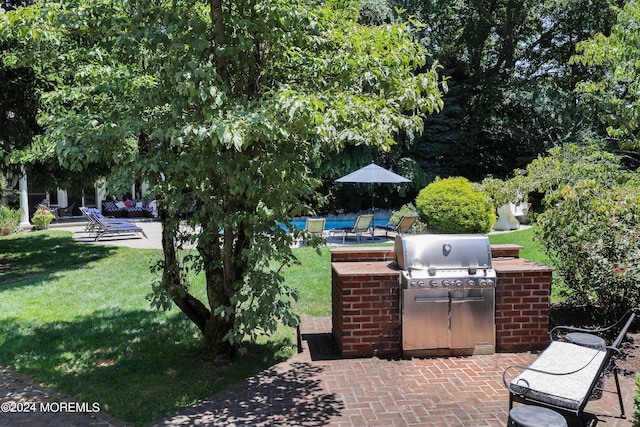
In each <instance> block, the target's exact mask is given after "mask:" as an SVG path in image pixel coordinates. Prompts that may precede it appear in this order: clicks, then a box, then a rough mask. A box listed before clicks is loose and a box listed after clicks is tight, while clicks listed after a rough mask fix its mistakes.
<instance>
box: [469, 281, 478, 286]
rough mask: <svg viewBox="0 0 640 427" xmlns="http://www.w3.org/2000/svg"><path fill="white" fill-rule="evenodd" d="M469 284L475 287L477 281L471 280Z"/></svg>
mask: <svg viewBox="0 0 640 427" xmlns="http://www.w3.org/2000/svg"><path fill="white" fill-rule="evenodd" d="M467 283H468V284H469V286H475V285H476V281H475V280H469V281H468V282H467Z"/></svg>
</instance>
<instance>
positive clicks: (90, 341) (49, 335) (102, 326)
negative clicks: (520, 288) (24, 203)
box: [0, 229, 546, 425]
mask: <svg viewBox="0 0 640 427" xmlns="http://www.w3.org/2000/svg"><path fill="white" fill-rule="evenodd" d="M490 239H491V242H492V243H515V244H519V245H522V246H524V249H523V250H522V252H521V254H522V256H523V257H525V258H529V259H532V260H535V261H538V262H542V263H546V262H545V258H544V256H543V255H542V254H541V252H540V250H539V246H538V243H537V242H536V241H535V239H534V238H533V230H532V229H529V230H524V231H518V232H513V233H505V234H498V235H492V236H491V237H490ZM160 254H161V253H160V251H159V250H142V249H130V248H124V247H110V246H100V245H84V244H78V243H76V242H74V241H73V240H72V238H71V233H69V232H65V231H57V230H50V231H42V232H35V233H25V234H21V235H18V236H11V237H3V238H0V347H1V348H2V352H0V364H1V365H4V366H8V367H10V368H12V369H15V370H17V371H19V372H21V373H23V374H26V375H29V376H31V377H33V378H34V379H35V380H37V381H39V382H42V383H44V384H45V385H47V386H50V387H52V388H54V389H57V390H59V391H61V392H63V393H66V394H69V395H71V396H74V397H76V398H77V399H79V400H80V401H82V402H89V403H90V402H98V403H100V405H101V408H102V410H104V411H105V412H107V413H109V414H111V415H113V416H115V417H117V418H119V419H122V420H124V421H127V422H130V423H132V424H135V425H143V424H145V423H148V422H150V421H152V420H154V419H157V418H160V417H162V416H164V415H166V414H169V413H171V412H173V411H175V410H176V409H178V408H180V407H183V406H185V405H189V404H192V403H194V402H195V401H196V400H197V399H199V398H202V397H205V396H208V395H210V394H212V393H214V392H216V391H218V390H221V389H223V388H224V387H226V386H228V385H230V384H233V383H236V382H238V381H240V380H242V379H244V378H246V377H248V376H250V375H253V374H254V373H257V372H259V371H260V370H262V369H265V368H267V367H269V366H271V365H273V364H275V363H278V362H279V361H282V360H286V359H287V358H288V357H290V356H291V355H292V354H293V352H294V351H295V347H294V344H295V334H294V331H293V330H291V329H289V328H284V327H283V328H281V330H280V331H278V333H277V334H276V336H274V337H271V338H270V339H266V338H265V339H263V340H261V341H260V342H259V343H257V344H251V345H248V346H247V347H248V353H247V355H246V356H244V357H241V358H240V359H239V360H238V361H237V362H235V363H233V364H226V365H225V364H220V363H210V362H206V361H203V360H201V358H200V349H201V343H200V341H199V335H198V331H197V330H196V328H195V327H194V326H193V325H192V324H191V322H189V321H188V320H186V318H185V317H184V316H183V315H182V314H181V313H180V312H179V310H177V309H175V308H174V309H173V310H171V311H168V312H163V311H157V310H154V309H151V308H150V306H149V302H148V301H147V299H146V296H147V294H148V293H149V292H150V289H151V288H150V282H151V279H152V277H151V273H150V272H149V265H150V263H151V262H152V261H153V260H155V259H157V258H158V257H159V256H160ZM296 255H297V256H298V258H299V259H300V261H301V265H297V266H293V267H291V268H289V269H287V270H286V271H285V276H286V279H287V282H288V283H290V284H292V286H295V287H296V288H297V289H298V290H299V292H300V300H299V301H298V303H297V304H296V311H297V313H298V314H299V315H300V316H330V315H331V270H330V261H329V259H330V258H329V250H328V249H327V248H323V249H322V251H321V255H318V254H317V253H316V251H315V250H314V249H313V248H300V249H296ZM196 283H197V284H196V289H194V293H195V294H197V295H203V292H204V290H203V289H202V287H203V285H202V280H199V281H196Z"/></svg>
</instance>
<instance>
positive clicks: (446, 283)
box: [442, 280, 451, 287]
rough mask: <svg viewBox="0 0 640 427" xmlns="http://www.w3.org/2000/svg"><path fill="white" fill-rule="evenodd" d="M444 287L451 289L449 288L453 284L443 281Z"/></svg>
mask: <svg viewBox="0 0 640 427" xmlns="http://www.w3.org/2000/svg"><path fill="white" fill-rule="evenodd" d="M442 286H446V287H449V286H451V282H449V281H448V280H443V281H442Z"/></svg>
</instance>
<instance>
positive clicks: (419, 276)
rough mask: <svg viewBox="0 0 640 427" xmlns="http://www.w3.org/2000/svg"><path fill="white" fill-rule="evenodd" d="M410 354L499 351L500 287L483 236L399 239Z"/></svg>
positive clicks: (405, 346) (404, 335)
mask: <svg viewBox="0 0 640 427" xmlns="http://www.w3.org/2000/svg"><path fill="white" fill-rule="evenodd" d="M395 262H396V264H397V265H398V267H399V268H400V270H402V271H401V273H400V285H401V288H402V300H401V301H402V348H403V351H404V353H405V354H406V355H423V354H424V355H442V354H477V353H493V352H495V342H496V340H495V284H496V272H495V270H494V269H493V268H492V267H491V248H490V245H489V239H488V238H487V237H486V236H483V235H468V234H424V235H412V236H397V237H396V241H395Z"/></svg>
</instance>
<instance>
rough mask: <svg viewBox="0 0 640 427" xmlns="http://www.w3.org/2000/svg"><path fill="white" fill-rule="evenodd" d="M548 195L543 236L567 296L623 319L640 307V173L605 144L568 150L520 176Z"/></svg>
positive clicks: (523, 183) (519, 181)
mask: <svg viewBox="0 0 640 427" xmlns="http://www.w3.org/2000/svg"><path fill="white" fill-rule="evenodd" d="M511 181H512V185H513V184H515V185H516V187H517V188H519V189H523V191H522V192H523V194H524V193H529V192H534V191H535V192H539V193H542V194H544V199H543V202H544V204H545V210H544V212H542V213H540V214H539V215H538V216H537V217H536V222H537V224H538V237H540V239H539V241H540V242H541V244H542V247H543V249H544V251H545V253H546V254H547V256H549V258H550V259H551V260H552V262H553V266H554V267H555V270H556V273H557V274H558V276H559V277H560V278H561V279H562V281H563V282H564V285H565V286H566V287H567V291H566V292H565V296H566V297H569V298H571V299H573V300H575V301H577V302H579V303H582V304H585V305H587V306H589V308H590V309H591V310H592V311H594V313H597V314H598V315H599V316H602V317H605V318H608V319H609V320H615V319H617V318H619V317H620V316H621V315H622V314H623V313H624V312H626V311H627V310H628V309H629V308H631V307H633V306H636V305H638V303H640V287H639V286H638V283H640V249H639V245H640V175H639V174H638V173H637V172H635V171H632V170H627V169H626V168H625V167H624V166H623V164H622V162H621V158H620V157H619V156H617V155H615V154H613V153H610V152H606V151H603V150H601V149H599V148H598V146H595V145H594V146H576V145H571V144H568V145H565V146H563V147H556V148H554V149H552V150H550V151H549V155H547V156H540V157H539V158H537V159H536V160H534V161H532V162H531V163H530V164H529V165H528V166H527V169H526V171H517V173H516V176H515V177H514V178H512V180H511Z"/></svg>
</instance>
